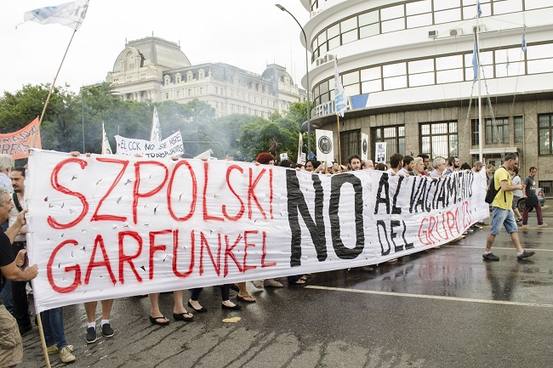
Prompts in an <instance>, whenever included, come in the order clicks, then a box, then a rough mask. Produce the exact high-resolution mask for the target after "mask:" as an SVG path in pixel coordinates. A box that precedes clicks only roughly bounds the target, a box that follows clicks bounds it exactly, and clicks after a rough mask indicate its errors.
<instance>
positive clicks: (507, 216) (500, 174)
mask: <svg viewBox="0 0 553 368" xmlns="http://www.w3.org/2000/svg"><path fill="white" fill-rule="evenodd" d="M515 169H518V156H517V155H516V154H515V153H507V154H506V155H505V160H504V162H503V166H501V167H500V168H498V169H497V170H495V173H494V175H493V178H492V180H493V185H495V189H496V190H497V194H496V195H495V198H494V200H493V202H492V225H491V231H490V234H489V235H488V239H487V241H486V251H485V252H484V254H483V255H482V258H483V259H484V261H487V262H497V261H499V257H498V256H496V255H495V254H493V253H492V246H493V243H494V241H495V237H496V236H497V234H499V230H500V229H501V226H504V227H505V230H506V231H507V233H508V234H509V235H511V241H512V242H513V246H514V247H515V248H516V250H517V259H518V260H523V259H525V258H528V257H531V256H533V255H534V252H532V251H528V250H525V249H524V248H522V245H520V239H519V237H518V228H517V223H516V221H515V216H514V215H513V210H512V205H513V191H515V190H524V185H522V184H519V185H513V183H512V182H511V175H510V174H509V171H512V170H515Z"/></svg>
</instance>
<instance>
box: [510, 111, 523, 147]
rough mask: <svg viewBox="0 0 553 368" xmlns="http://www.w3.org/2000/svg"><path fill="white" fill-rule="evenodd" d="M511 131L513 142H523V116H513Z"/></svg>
mask: <svg viewBox="0 0 553 368" xmlns="http://www.w3.org/2000/svg"><path fill="white" fill-rule="evenodd" d="M513 133H514V134H513V136H514V140H515V144H521V143H524V117H522V116H515V117H514V118H513Z"/></svg>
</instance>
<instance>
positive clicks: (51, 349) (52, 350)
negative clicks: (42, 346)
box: [46, 344, 60, 355]
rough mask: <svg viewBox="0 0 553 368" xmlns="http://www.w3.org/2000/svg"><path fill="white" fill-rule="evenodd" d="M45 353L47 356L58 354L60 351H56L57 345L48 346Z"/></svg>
mask: <svg viewBox="0 0 553 368" xmlns="http://www.w3.org/2000/svg"><path fill="white" fill-rule="evenodd" d="M46 352H48V355H52V354H57V353H59V352H60V349H58V346H57V345H55V344H54V345H52V346H48V347H47V348H46Z"/></svg>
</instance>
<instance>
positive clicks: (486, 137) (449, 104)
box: [301, 0, 553, 195]
mask: <svg viewBox="0 0 553 368" xmlns="http://www.w3.org/2000/svg"><path fill="white" fill-rule="evenodd" d="M301 3H302V4H303V6H304V7H305V9H306V10H307V11H309V12H310V14H311V17H310V19H309V21H308V22H307V23H306V24H305V27H304V28H305V32H306V33H307V39H308V42H309V44H308V45H306V47H307V48H308V50H309V51H311V53H312V65H311V70H310V85H311V86H312V95H313V99H314V105H315V108H314V110H313V114H312V116H313V119H312V121H311V123H312V125H314V126H320V127H323V128H327V129H335V127H336V123H335V122H336V118H335V114H334V62H333V60H334V59H335V58H337V59H338V61H339V62H338V65H339V71H340V77H341V82H342V85H343V86H344V89H345V92H346V94H347V95H348V96H349V97H350V99H351V108H350V110H349V111H348V112H346V114H345V118H344V119H343V125H342V127H341V151H342V152H341V157H342V158H343V159H344V160H345V159H346V158H347V157H348V156H349V155H351V154H354V153H356V154H359V152H360V135H361V133H365V134H368V136H369V141H370V147H371V148H372V150H369V155H370V156H371V157H374V147H375V143H376V142H386V143H387V151H388V157H389V155H390V154H391V153H392V152H399V153H402V154H418V153H427V154H430V155H431V156H450V155H457V156H459V157H460V158H461V160H462V161H466V162H469V163H470V162H473V161H475V160H476V159H478V154H479V148H480V147H479V140H480V139H479V138H480V137H479V129H478V110H477V107H476V105H477V102H476V101H475V97H476V96H477V90H478V88H477V83H473V79H474V75H473V74H474V72H473V48H474V44H475V42H474V38H475V37H474V36H475V33H474V30H475V29H476V26H477V25H479V26H478V27H479V28H478V29H479V37H480V50H481V52H480V71H481V80H482V94H483V95H484V98H483V109H482V111H483V119H482V124H483V142H484V144H483V153H484V157H485V159H486V160H487V162H493V163H495V165H498V164H500V162H501V160H502V158H503V156H504V155H505V153H506V152H518V153H519V155H520V157H521V173H522V175H523V176H524V175H527V173H528V169H529V167H531V166H536V167H538V169H539V174H538V176H539V178H538V179H539V182H540V186H541V187H543V188H544V189H545V191H546V193H547V194H549V195H551V194H552V191H553V21H552V20H553V2H552V1H550V0H480V4H481V16H480V19H476V18H477V17H476V15H477V5H476V4H477V1H476V0H407V1H406V0H403V1H400V0H301ZM523 40H524V41H523ZM488 99H489V101H490V102H491V106H492V108H490V107H489V106H488V105H489V103H488ZM354 101H362V103H361V106H359V105H357V106H356V104H355V103H354ZM469 106H470V108H469ZM371 151H372V152H371Z"/></svg>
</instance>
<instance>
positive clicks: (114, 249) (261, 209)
mask: <svg viewBox="0 0 553 368" xmlns="http://www.w3.org/2000/svg"><path fill="white" fill-rule="evenodd" d="M485 192H486V181H485V176H484V174H473V173H472V172H470V171H467V172H461V173H457V174H455V175H452V176H449V177H446V178H442V179H430V178H426V177H403V176H394V177H389V176H388V174H387V173H385V172H381V171H356V172H349V173H343V174H338V175H334V176H325V175H319V174H312V173H308V172H300V171H296V170H293V169H285V168H282V167H275V166H265V165H255V164H252V163H244V162H229V161H201V160H179V161H172V160H168V159H166V160H152V159H146V158H136V157H125V156H112V155H110V156H101V155H92V156H89V157H87V156H81V157H71V156H69V155H68V154H64V153H57V152H49V151H32V154H31V156H30V159H29V171H28V176H27V182H26V191H25V197H26V201H27V205H28V208H29V216H28V217H29V219H28V223H29V226H28V227H29V232H28V235H27V241H28V251H29V257H30V262H31V264H32V263H37V264H38V266H39V274H38V277H37V278H36V279H35V280H34V281H33V292H34V297H35V301H36V305H37V308H38V310H39V311H42V310H45V309H50V308H54V307H58V306H63V305H69V304H76V303H82V302H86V301H93V300H101V299H108V298H119V297H125V296H131V295H143V294H148V293H152V292H163V291H172V290H181V289H189V288H193V287H201V286H210V285H219V284H225V283H234V282H239V281H246V280H259V279H267V278H274V277H281V276H287V275H297V274H306V273H313V272H321V271H328V270H335V269H342V268H350V267H357V266H364V265H369V264H377V263H382V262H385V261H387V260H390V259H394V258H397V257H401V256H403V255H407V254H411V253H415V252H419V251H421V250H424V249H427V248H431V247H435V246H438V245H440V244H444V243H446V242H449V241H451V240H453V239H455V238H457V237H459V236H460V235H461V234H462V233H463V232H464V231H465V230H466V229H467V228H468V227H469V226H470V225H471V224H473V223H474V222H475V221H478V220H481V219H483V218H485V217H487V215H488V206H487V205H486V204H485V202H484V197H485Z"/></svg>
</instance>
